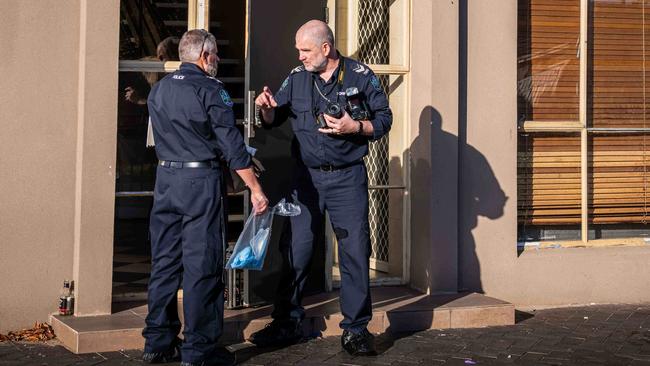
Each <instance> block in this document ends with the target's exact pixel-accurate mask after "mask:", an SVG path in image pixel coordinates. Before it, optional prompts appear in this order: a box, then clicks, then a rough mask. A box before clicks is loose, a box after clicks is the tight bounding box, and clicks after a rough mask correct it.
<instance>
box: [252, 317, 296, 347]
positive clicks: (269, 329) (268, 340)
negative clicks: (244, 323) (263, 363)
mask: <svg viewBox="0 0 650 366" xmlns="http://www.w3.org/2000/svg"><path fill="white" fill-rule="evenodd" d="M301 340H302V324H301V322H300V321H299V320H277V319H274V320H273V321H272V322H271V323H270V324H267V325H266V327H265V328H264V329H262V330H260V331H257V332H255V333H253V334H252V335H251V337H250V339H249V341H251V343H253V344H255V345H256V346H258V347H277V346H289V345H292V344H295V343H298V342H300V341H301Z"/></svg>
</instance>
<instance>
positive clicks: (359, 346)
mask: <svg viewBox="0 0 650 366" xmlns="http://www.w3.org/2000/svg"><path fill="white" fill-rule="evenodd" d="M341 346H342V347H343V349H344V350H346V351H347V352H348V353H349V354H350V355H352V356H375V355H376V354H377V351H375V336H373V335H372V334H370V332H368V329H365V328H364V329H363V330H362V331H361V332H359V333H352V332H350V331H348V330H344V331H343V335H342V336H341Z"/></svg>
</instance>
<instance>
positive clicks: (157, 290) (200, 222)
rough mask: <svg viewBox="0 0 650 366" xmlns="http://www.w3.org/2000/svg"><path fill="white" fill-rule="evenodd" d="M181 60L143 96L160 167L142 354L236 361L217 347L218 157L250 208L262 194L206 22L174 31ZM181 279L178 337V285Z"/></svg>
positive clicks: (190, 361) (259, 208) (263, 203)
mask: <svg viewBox="0 0 650 366" xmlns="http://www.w3.org/2000/svg"><path fill="white" fill-rule="evenodd" d="M179 53H180V59H181V61H182V64H181V66H180V69H179V70H178V71H176V72H174V73H172V74H170V75H167V76H166V77H165V78H163V79H162V80H161V81H160V82H158V83H157V84H156V85H155V86H154V87H153V88H152V90H151V93H150V94H149V98H148V101H147V104H148V108H149V113H150V115H151V120H152V124H153V133H154V137H155V141H156V155H157V156H158V159H159V161H160V162H159V166H158V170H157V172H156V187H155V192H154V204H153V209H152V211H151V222H150V231H151V256H152V268H151V278H150V280H149V299H148V302H149V314H148V315H147V318H146V327H145V329H144V331H143V332H142V334H143V336H144V337H145V348H144V353H143V356H142V358H143V360H144V361H145V362H149V363H161V362H169V361H174V360H177V359H178V358H179V356H181V357H180V358H181V359H182V361H183V363H182V365H183V364H184V365H195V364H196V365H220V364H234V363H235V360H234V357H233V356H232V355H231V354H230V353H228V352H227V351H225V350H223V349H220V348H217V339H218V338H219V336H220V335H221V332H222V328H223V305H224V298H223V290H224V284H223V279H222V270H223V253H224V251H223V245H224V238H223V230H224V212H223V208H224V207H223V200H222V177H221V170H220V169H219V158H220V157H223V158H224V160H225V161H227V163H228V165H229V166H230V168H231V169H233V170H235V171H236V172H237V173H238V174H239V175H240V176H241V177H242V179H243V180H244V182H245V183H246V185H247V186H248V187H249V188H250V191H251V201H252V204H253V209H254V211H255V212H256V213H258V214H259V213H262V212H264V211H265V210H266V208H267V204H268V201H267V199H266V196H265V195H264V192H263V191H262V189H261V187H260V185H259V183H258V181H257V178H256V177H255V175H254V173H253V170H252V168H251V157H250V155H249V154H248V152H247V150H246V147H245V145H244V140H243V138H242V136H241V133H240V132H239V130H237V128H236V127H235V118H234V114H233V110H232V104H233V102H232V100H231V99H230V97H229V96H228V93H227V92H226V90H225V89H224V88H223V85H222V84H221V82H219V81H218V80H217V79H215V78H214V77H215V76H216V73H217V62H218V61H219V57H218V56H217V43H216V39H215V37H214V36H213V35H212V34H210V33H208V32H207V31H205V30H198V29H195V30H190V31H188V32H186V33H185V34H184V35H183V37H182V38H181V41H180V44H179ZM181 281H182V285H183V314H184V330H183V335H184V340H183V342H180V341H179V339H178V338H177V335H178V333H179V331H180V329H181V322H180V321H179V317H178V313H177V296H176V293H177V291H178V289H179V287H180V285H181Z"/></svg>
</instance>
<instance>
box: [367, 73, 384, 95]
mask: <svg viewBox="0 0 650 366" xmlns="http://www.w3.org/2000/svg"><path fill="white" fill-rule="evenodd" d="M370 85H372V87H373V88H375V90H376V91H378V92H383V91H384V90H383V89H382V88H381V83H380V82H379V79H377V76H376V75H373V76H372V77H371V78H370Z"/></svg>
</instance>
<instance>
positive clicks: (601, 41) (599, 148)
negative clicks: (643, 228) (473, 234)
mask: <svg viewBox="0 0 650 366" xmlns="http://www.w3.org/2000/svg"><path fill="white" fill-rule="evenodd" d="M579 3H580V2H579V1H577V0H576V1H573V0H571V1H566V0H520V1H519V5H520V6H519V55H518V60H519V101H518V102H519V119H520V121H522V120H527V121H577V120H578V78H579V76H578V75H579V66H578V65H579V54H578V52H577V49H578V42H577V40H578V36H579V26H580V20H579V12H580V4H579ZM648 8H650V0H591V1H589V9H588V14H589V40H588V41H589V51H588V55H586V57H587V65H588V66H587V75H588V84H587V101H588V108H587V109H588V111H587V113H588V115H587V124H588V126H589V127H593V128H594V129H593V130H590V137H589V139H588V172H589V178H588V187H589V190H588V199H589V207H588V212H589V222H590V223H591V224H618V223H645V222H646V219H647V215H648V204H647V201H648V200H647V196H648V172H647V171H648V156H647V146H648V144H649V143H650V136H648V135H647V134H643V133H639V131H637V132H636V133H633V132H629V131H628V132H625V131H616V133H609V134H604V133H602V132H603V130H602V129H603V128H616V129H621V128H637V129H638V128H647V127H650V126H648V125H647V122H646V120H647V99H648V97H647V94H648V93H647V91H648V89H647V86H646V68H647V67H648V66H649V65H650V64H649V62H648V60H647V59H648V56H650V55H648V54H647V52H646V45H647V44H648V40H649V39H650V33H648V29H647V28H648V27H647V20H648V19H650V11H649V9H648ZM518 174H519V176H518V194H519V200H518V209H519V210H518V213H519V215H518V218H519V223H520V224H524V225H526V224H527V225H548V224H550V225H556V224H557V225H562V224H576V223H579V222H580V209H581V207H580V139H579V137H578V136H570V135H567V134H562V135H557V134H556V135H550V134H540V133H535V134H530V135H525V134H522V135H521V136H520V139H519V149H518Z"/></svg>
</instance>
